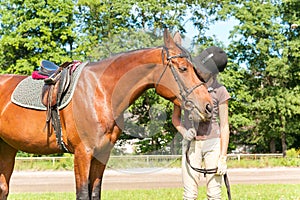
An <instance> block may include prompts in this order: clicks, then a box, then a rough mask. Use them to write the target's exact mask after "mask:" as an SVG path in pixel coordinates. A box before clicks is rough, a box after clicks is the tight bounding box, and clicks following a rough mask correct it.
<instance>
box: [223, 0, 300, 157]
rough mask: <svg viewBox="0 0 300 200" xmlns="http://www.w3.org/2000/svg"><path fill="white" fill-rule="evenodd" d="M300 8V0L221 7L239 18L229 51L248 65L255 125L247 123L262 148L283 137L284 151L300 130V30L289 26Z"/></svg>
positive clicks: (233, 3) (272, 146)
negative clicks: (299, 84)
mask: <svg viewBox="0 0 300 200" xmlns="http://www.w3.org/2000/svg"><path fill="white" fill-rule="evenodd" d="M299 8H300V3H299V1H297V0H287V1H263V3H261V1H227V2H226V6H224V8H223V9H222V12H221V13H222V15H223V16H224V17H228V16H230V17H234V18H236V19H238V20H239V21H240V24H239V25H238V26H237V27H235V29H234V30H233V32H232V33H231V38H232V39H233V42H232V44H231V45H230V46H229V51H230V57H231V58H232V59H233V60H234V61H235V62H237V63H239V64H240V65H243V66H244V68H246V74H245V78H244V80H243V84H244V85H246V88H248V91H249V92H250V94H251V96H252V98H250V99H248V100H250V101H249V102H248V103H249V104H248V105H249V112H248V114H249V115H250V116H249V119H251V120H252V121H253V124H255V126H250V127H248V131H247V132H248V133H251V135H247V136H248V137H249V136H250V137H249V138H250V140H249V142H250V143H252V144H256V145H257V149H261V150H263V151H266V149H267V148H268V146H266V145H267V144H269V145H270V149H271V151H272V152H273V151H276V146H275V145H276V141H278V140H280V141H281V150H282V152H283V155H284V156H285V152H286V150H287V148H288V147H293V146H294V145H296V144H295V142H296V140H295V138H297V137H298V138H299V134H300V132H299V130H300V129H299V123H298V121H299V106H300V101H299V97H300V96H299V95H300V92H299V86H298V83H299V70H300V68H299V48H300V42H299V39H297V36H299V32H297V30H291V29H290V25H291V23H293V21H294V20H295V21H296V20H299ZM235 112H238V113H239V112H241V113H243V112H244V111H242V110H235ZM251 136H252V137H251ZM298 142H299V141H298ZM298 144H299V143H298ZM298 146H299V145H298Z"/></svg>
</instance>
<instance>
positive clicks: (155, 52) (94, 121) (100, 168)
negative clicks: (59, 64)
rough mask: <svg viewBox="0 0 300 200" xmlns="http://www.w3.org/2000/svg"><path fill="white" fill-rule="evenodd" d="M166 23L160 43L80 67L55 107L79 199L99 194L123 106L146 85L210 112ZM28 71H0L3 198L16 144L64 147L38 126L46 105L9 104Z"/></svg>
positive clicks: (196, 115)
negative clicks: (70, 92) (63, 101)
mask: <svg viewBox="0 0 300 200" xmlns="http://www.w3.org/2000/svg"><path fill="white" fill-rule="evenodd" d="M180 39H181V38H180V36H179V34H177V35H176V34H175V36H174V38H172V37H171V35H170V33H169V32H168V31H167V30H165V32H164V46H163V47H153V48H146V49H139V50H135V51H130V52H126V53H121V54H118V55H116V56H113V57H110V58H108V59H105V60H102V61H100V62H97V63H90V64H88V65H87V66H86V67H84V68H83V70H82V73H81V75H80V77H79V80H78V83H77V86H76V90H75V92H74V96H73V98H72V100H71V102H70V103H69V104H68V105H67V106H66V107H65V108H63V109H61V110H60V118H61V124H62V131H63V142H64V144H65V147H66V148H67V149H68V151H69V152H70V153H73V154H74V171H75V179H76V198H77V199H100V198H101V183H102V177H103V172H104V169H105V166H106V163H107V161H108V158H109V155H110V151H111V149H112V148H113V146H114V144H115V142H116V141H117V139H118V137H119V135H120V134H121V129H122V122H123V112H124V111H125V109H126V108H128V106H130V105H131V104H132V103H133V102H134V101H135V100H136V99H137V98H138V97H139V96H140V95H141V94H142V93H143V92H144V91H145V90H147V89H149V88H155V89H156V92H157V94H159V95H160V96H162V97H164V98H166V99H168V100H170V101H172V102H173V103H174V104H176V105H178V106H184V107H185V108H186V109H190V111H191V116H192V117H193V119H200V120H206V119H208V118H209V117H210V115H211V113H210V112H211V98H210V95H209V93H208V92H207V88H206V86H205V85H204V84H203V82H202V81H201V80H200V79H199V78H198V77H197V75H196V73H195V71H194V68H193V65H192V63H191V61H190V60H189V57H188V54H187V52H185V51H184V50H183V49H182V48H180V46H179V45H178V44H176V43H177V41H180ZM25 78H26V76H21V75H1V76H0V199H7V196H8V193H9V181H10V177H11V175H12V172H13V168H14V161H15V155H16V153H17V151H18V150H22V151H25V152H29V153H35V154H53V153H59V152H62V150H61V149H60V148H59V146H58V145H57V141H56V137H55V134H54V133H53V130H51V133H50V134H47V133H46V132H45V131H44V126H45V118H46V112H45V111H39V110H34V109H29V108H24V107H21V106H18V105H15V104H14V103H12V102H11V95H12V93H13V91H14V89H15V88H16V86H17V85H18V83H20V82H21V81H22V80H23V79H25Z"/></svg>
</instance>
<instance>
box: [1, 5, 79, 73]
mask: <svg viewBox="0 0 300 200" xmlns="http://www.w3.org/2000/svg"><path fill="white" fill-rule="evenodd" d="M0 7H1V9H0V16H1V21H0V22H1V23H0V26H1V29H0V35H1V38H0V58H1V59H0V66H1V68H0V69H1V71H4V72H5V73H19V74H29V73H31V71H32V70H33V69H34V68H35V67H37V66H39V64H40V61H41V60H42V59H49V60H51V61H53V62H56V63H58V64H59V63H62V62H64V61H67V60H71V57H72V53H71V52H72V49H73V43H74V38H75V33H74V32H73V29H74V28H75V21H74V18H73V14H74V4H73V2H72V0H67V1H61V0H59V1H54V0H49V1H39V0H25V1H17V0H7V1H1V2H0Z"/></svg>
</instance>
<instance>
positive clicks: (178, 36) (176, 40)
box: [174, 31, 182, 45]
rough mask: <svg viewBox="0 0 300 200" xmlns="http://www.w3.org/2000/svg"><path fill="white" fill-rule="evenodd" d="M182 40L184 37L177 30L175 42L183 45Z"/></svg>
mask: <svg viewBox="0 0 300 200" xmlns="http://www.w3.org/2000/svg"><path fill="white" fill-rule="evenodd" d="M181 41H182V38H181V35H180V33H179V32H178V31H177V32H176V33H175V35H174V42H175V43H176V44H178V45H181Z"/></svg>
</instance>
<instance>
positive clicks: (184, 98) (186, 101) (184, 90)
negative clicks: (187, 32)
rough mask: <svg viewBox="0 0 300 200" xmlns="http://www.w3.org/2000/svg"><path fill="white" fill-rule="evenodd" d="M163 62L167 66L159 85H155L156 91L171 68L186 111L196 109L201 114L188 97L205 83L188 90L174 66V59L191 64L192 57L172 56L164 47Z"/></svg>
mask: <svg viewBox="0 0 300 200" xmlns="http://www.w3.org/2000/svg"><path fill="white" fill-rule="evenodd" d="M164 52H166V55H167V63H166V64H165V63H164V60H165V59H164V58H165V54H164ZM161 55H162V62H163V65H164V66H165V69H164V71H163V72H162V74H161V75H160V77H159V79H158V81H157V83H156V84H155V89H156V88H157V85H158V84H159V82H160V80H161V79H162V77H163V75H164V74H165V72H166V70H167V68H168V67H170V69H171V72H172V74H173V77H174V79H175V81H176V83H177V85H178V87H179V94H180V97H181V99H182V102H183V107H184V109H185V110H188V111H192V110H194V109H196V110H197V111H198V112H199V113H200V110H199V109H198V108H197V107H196V106H195V103H194V102H193V101H191V100H189V99H188V96H189V95H190V94H191V93H192V92H193V91H194V90H195V89H197V88H198V87H200V86H201V85H204V84H205V83H204V82H201V83H199V84H197V85H195V86H193V87H191V88H187V87H186V86H185V84H184V82H183V81H182V79H181V78H180V77H179V75H178V72H177V71H176V69H175V67H174V65H173V64H172V59H175V58H187V59H188V61H189V62H190V60H189V58H190V56H189V55H187V54H184V53H180V54H177V55H174V56H170V54H169V49H168V48H167V47H163V50H162V54H161Z"/></svg>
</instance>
